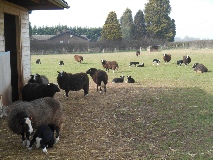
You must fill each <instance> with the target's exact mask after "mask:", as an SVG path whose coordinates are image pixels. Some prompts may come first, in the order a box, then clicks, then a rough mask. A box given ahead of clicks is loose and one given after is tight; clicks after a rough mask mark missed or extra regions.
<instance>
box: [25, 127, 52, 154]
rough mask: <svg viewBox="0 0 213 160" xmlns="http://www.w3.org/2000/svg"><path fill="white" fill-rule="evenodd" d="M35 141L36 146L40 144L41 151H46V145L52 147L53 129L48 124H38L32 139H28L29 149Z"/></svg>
mask: <svg viewBox="0 0 213 160" xmlns="http://www.w3.org/2000/svg"><path fill="white" fill-rule="evenodd" d="M35 142H36V148H39V147H40V146H41V148H42V151H43V152H44V153H47V147H48V148H52V147H53V145H54V143H55V140H54V130H52V129H51V128H50V126H49V125H43V124H42V125H40V126H39V127H38V128H37V130H36V132H35V134H34V136H33V139H32V140H31V141H30V145H29V148H28V149H29V150H31V149H32V146H33V144H34V143H35Z"/></svg>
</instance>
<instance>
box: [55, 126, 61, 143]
mask: <svg viewBox="0 0 213 160" xmlns="http://www.w3.org/2000/svg"><path fill="white" fill-rule="evenodd" d="M55 131H56V141H55V142H56V143H57V142H58V141H59V132H60V128H59V127H55Z"/></svg>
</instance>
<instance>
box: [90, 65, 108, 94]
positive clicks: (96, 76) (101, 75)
mask: <svg viewBox="0 0 213 160" xmlns="http://www.w3.org/2000/svg"><path fill="white" fill-rule="evenodd" d="M86 74H90V76H91V77H92V79H93V81H94V82H95V83H96V84H97V91H98V87H99V86H100V89H99V90H100V92H102V89H101V82H103V83H104V92H105V93H106V85H107V83H108V75H107V73H106V72H105V71H102V70H97V69H96V68H90V69H89V70H87V71H86Z"/></svg>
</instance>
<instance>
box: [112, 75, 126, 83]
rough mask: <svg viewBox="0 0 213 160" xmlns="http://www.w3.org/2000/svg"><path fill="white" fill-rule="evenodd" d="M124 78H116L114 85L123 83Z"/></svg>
mask: <svg viewBox="0 0 213 160" xmlns="http://www.w3.org/2000/svg"><path fill="white" fill-rule="evenodd" d="M124 77H125V76H123V75H122V76H120V78H114V79H113V80H112V83H123V82H124Z"/></svg>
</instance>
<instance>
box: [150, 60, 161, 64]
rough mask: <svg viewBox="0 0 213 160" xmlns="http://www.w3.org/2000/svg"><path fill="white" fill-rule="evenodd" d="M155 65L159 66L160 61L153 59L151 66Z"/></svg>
mask: <svg viewBox="0 0 213 160" xmlns="http://www.w3.org/2000/svg"><path fill="white" fill-rule="evenodd" d="M155 63H156V64H157V65H159V64H160V60H159V59H153V61H152V64H153V65H155Z"/></svg>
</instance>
